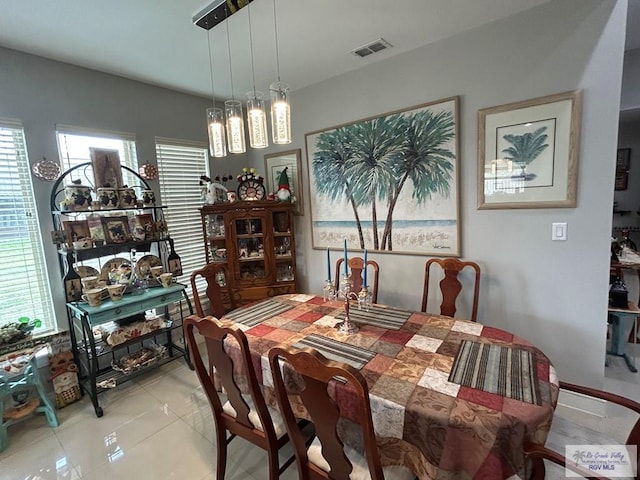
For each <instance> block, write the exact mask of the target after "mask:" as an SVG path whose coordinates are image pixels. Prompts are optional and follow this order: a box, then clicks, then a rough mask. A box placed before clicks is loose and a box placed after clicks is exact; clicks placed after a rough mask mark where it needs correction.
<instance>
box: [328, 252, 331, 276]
mask: <svg viewBox="0 0 640 480" xmlns="http://www.w3.org/2000/svg"><path fill="white" fill-rule="evenodd" d="M327 280H331V255H329V247H327Z"/></svg>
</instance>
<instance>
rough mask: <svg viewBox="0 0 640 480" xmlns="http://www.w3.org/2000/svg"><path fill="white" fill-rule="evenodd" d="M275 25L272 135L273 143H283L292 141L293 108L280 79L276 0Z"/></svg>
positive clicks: (274, 0) (286, 88)
mask: <svg viewBox="0 0 640 480" xmlns="http://www.w3.org/2000/svg"><path fill="white" fill-rule="evenodd" d="M273 26H274V30H275V37H276V66H277V69H278V81H277V82H274V83H272V84H271V85H270V86H269V92H270V94H271V135H272V137H273V143H275V144H279V145H282V144H287V143H291V108H290V104H289V85H287V84H286V83H282V82H281V81H280V57H279V53H278V22H277V16H276V0H273Z"/></svg>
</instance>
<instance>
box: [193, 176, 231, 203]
mask: <svg viewBox="0 0 640 480" xmlns="http://www.w3.org/2000/svg"><path fill="white" fill-rule="evenodd" d="M218 178H219V177H216V180H218ZM225 178H226V177H225ZM205 182H206V184H207V185H206V186H205ZM200 185H202V186H203V187H204V188H203V189H202V201H203V202H204V203H206V204H207V205H213V204H214V203H222V202H224V201H225V200H226V198H227V192H228V189H227V187H225V186H224V185H222V184H221V183H219V182H217V181H216V182H214V181H212V180H211V178H209V177H207V176H206V175H202V176H200Z"/></svg>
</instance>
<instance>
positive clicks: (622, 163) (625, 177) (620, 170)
mask: <svg viewBox="0 0 640 480" xmlns="http://www.w3.org/2000/svg"><path fill="white" fill-rule="evenodd" d="M630 167H631V149H630V148H619V149H618V155H617V157H616V181H615V189H616V190H626V189H627V188H628V185H629V169H630Z"/></svg>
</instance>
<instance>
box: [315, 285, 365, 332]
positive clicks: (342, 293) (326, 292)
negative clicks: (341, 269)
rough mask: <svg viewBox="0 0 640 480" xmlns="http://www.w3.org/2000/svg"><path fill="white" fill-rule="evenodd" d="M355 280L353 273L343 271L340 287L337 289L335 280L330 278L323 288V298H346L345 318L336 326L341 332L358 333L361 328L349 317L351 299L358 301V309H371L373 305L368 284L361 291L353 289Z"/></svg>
mask: <svg viewBox="0 0 640 480" xmlns="http://www.w3.org/2000/svg"><path fill="white" fill-rule="evenodd" d="M352 288H353V280H351V275H349V274H346V273H343V274H342V276H341V280H340V288H339V289H338V290H336V289H335V287H334V285H333V282H332V281H331V280H329V279H327V280H325V282H324V287H323V288H322V293H323V298H324V300H325V301H327V300H329V301H333V300H344V312H345V319H344V321H343V322H340V323H338V324H337V325H336V326H335V328H336V329H337V330H338V331H339V332H340V333H345V334H352V333H356V332H357V331H358V330H359V328H358V325H357V324H355V323H354V322H352V321H351V318H350V317H349V308H350V305H351V304H350V301H351V300H356V301H357V302H358V310H362V309H363V308H364V309H365V310H367V311H369V308H370V307H371V293H370V292H369V289H368V288H367V286H366V285H363V286H362V288H361V290H360V291H359V292H357V293H356V292H354V291H352Z"/></svg>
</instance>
